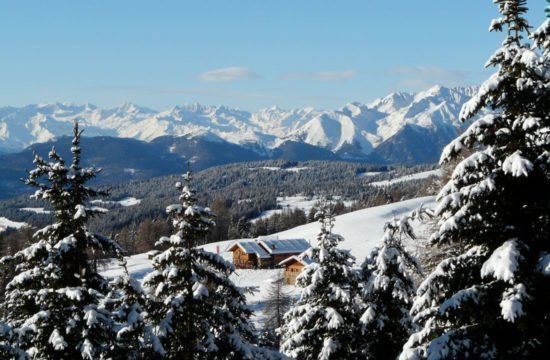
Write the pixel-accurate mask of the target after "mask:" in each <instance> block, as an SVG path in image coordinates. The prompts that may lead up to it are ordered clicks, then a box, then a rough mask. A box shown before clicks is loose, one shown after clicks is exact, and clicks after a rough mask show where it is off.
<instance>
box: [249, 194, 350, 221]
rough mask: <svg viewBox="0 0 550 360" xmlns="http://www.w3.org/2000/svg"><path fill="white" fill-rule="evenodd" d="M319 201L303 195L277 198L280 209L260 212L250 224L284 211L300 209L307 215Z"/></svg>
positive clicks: (347, 204) (348, 204) (345, 203)
mask: <svg viewBox="0 0 550 360" xmlns="http://www.w3.org/2000/svg"><path fill="white" fill-rule="evenodd" d="M333 199H334V200H340V197H339V196H334V197H333ZM319 200H320V198H319V197H307V196H303V195H294V196H279V197H277V205H278V206H279V207H281V208H280V209H273V210H266V211H262V213H261V214H260V215H259V216H258V217H256V218H254V219H252V222H254V221H257V220H259V219H267V218H268V217H270V216H272V215H274V214H281V213H282V212H284V211H285V210H294V209H301V210H303V211H304V212H305V213H306V215H307V214H308V212H309V210H311V208H312V207H314V206H315V204H316V203H317V202H318V201H319ZM352 204H353V201H344V205H346V206H351V205H352Z"/></svg>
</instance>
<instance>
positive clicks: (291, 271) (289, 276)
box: [279, 253, 313, 285]
mask: <svg viewBox="0 0 550 360" xmlns="http://www.w3.org/2000/svg"><path fill="white" fill-rule="evenodd" d="M312 262H313V260H312V259H311V258H310V257H309V256H308V255H307V254H306V253H303V254H300V255H295V256H291V257H289V258H288V259H286V260H283V261H281V262H280V263H279V266H281V267H284V268H285V272H284V278H285V282H286V284H287V285H294V284H295V283H296V278H297V277H298V275H300V274H301V273H302V270H304V268H305V267H306V266H307V265H309V264H311V263H312Z"/></svg>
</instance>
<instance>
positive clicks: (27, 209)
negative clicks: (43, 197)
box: [19, 207, 51, 214]
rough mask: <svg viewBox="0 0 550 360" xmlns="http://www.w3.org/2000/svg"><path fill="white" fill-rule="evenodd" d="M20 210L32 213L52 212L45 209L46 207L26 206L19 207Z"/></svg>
mask: <svg viewBox="0 0 550 360" xmlns="http://www.w3.org/2000/svg"><path fill="white" fill-rule="evenodd" d="M19 211H26V212H32V213H35V214H51V211H50V210H44V208H31V207H24V208H21V209H19Z"/></svg>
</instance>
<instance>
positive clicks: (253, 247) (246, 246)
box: [228, 240, 271, 259]
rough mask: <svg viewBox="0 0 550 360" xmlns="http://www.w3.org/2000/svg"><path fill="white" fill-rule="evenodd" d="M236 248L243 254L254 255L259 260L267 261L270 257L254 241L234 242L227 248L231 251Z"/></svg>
mask: <svg viewBox="0 0 550 360" xmlns="http://www.w3.org/2000/svg"><path fill="white" fill-rule="evenodd" d="M236 246H238V247H240V248H241V249H242V251H244V253H245V254H256V255H257V256H258V257H259V258H261V259H269V258H271V256H270V255H269V254H268V253H267V252H266V251H265V250H264V249H263V248H262V247H261V246H260V245H258V243H257V242H256V241H251V240H249V241H235V242H234V243H233V244H232V245H231V246H230V247H229V248H228V250H229V251H233V250H234V249H235V247H236Z"/></svg>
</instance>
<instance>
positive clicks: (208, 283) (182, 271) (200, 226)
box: [145, 171, 261, 360]
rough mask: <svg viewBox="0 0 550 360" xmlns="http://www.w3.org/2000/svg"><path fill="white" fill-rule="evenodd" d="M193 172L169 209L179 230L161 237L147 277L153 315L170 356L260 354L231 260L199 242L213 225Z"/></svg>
mask: <svg viewBox="0 0 550 360" xmlns="http://www.w3.org/2000/svg"><path fill="white" fill-rule="evenodd" d="M190 182H191V172H189V171H188V172H187V173H186V174H185V175H184V183H183V184H182V183H180V182H178V183H177V184H176V187H177V188H178V189H179V190H180V191H181V196H180V200H181V204H175V205H170V206H168V208H167V212H168V214H169V215H170V217H171V218H172V220H173V225H174V228H175V230H176V233H175V234H174V235H172V236H170V237H163V238H161V239H160V240H159V241H158V242H157V245H158V246H165V247H166V250H165V251H164V252H162V253H161V254H159V255H157V256H156V257H155V258H154V259H153V271H152V272H151V273H150V274H149V275H148V276H147V277H146V278H145V286H147V287H148V288H149V289H150V291H151V293H152V294H151V295H152V297H153V299H154V300H153V301H152V303H151V305H150V306H149V315H150V318H151V319H152V321H153V323H154V324H155V326H156V333H157V335H158V337H159V338H160V340H161V342H162V346H163V347H164V350H165V351H166V354H165V357H166V358H167V359H220V360H221V359H258V358H261V354H260V353H259V349H258V348H256V347H255V346H254V345H253V342H255V340H256V339H255V334H254V329H253V328H252V326H251V325H250V324H249V317H250V315H251V311H250V309H249V308H248V307H247V305H246V302H245V296H244V294H243V292H242V290H241V289H239V288H238V287H236V286H235V284H234V283H233V282H232V281H231V280H230V279H229V275H230V274H231V273H232V272H233V271H234V267H233V265H232V264H230V263H228V262H227V261H225V260H224V259H223V258H222V257H220V256H219V255H216V254H213V253H211V252H208V251H206V250H204V249H201V248H197V247H196V243H197V241H199V240H200V239H202V238H204V236H205V235H206V234H207V233H208V231H209V229H210V227H211V226H212V225H214V221H213V220H212V219H213V214H212V213H211V211H210V209H209V208H204V207H201V206H199V205H197V204H196V198H195V192H194V190H192V189H191V188H190Z"/></svg>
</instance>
